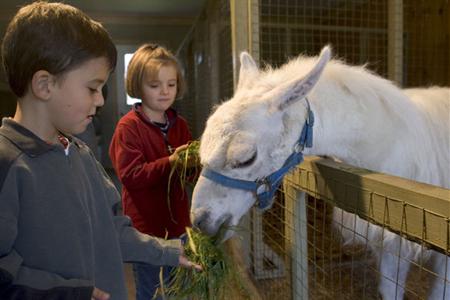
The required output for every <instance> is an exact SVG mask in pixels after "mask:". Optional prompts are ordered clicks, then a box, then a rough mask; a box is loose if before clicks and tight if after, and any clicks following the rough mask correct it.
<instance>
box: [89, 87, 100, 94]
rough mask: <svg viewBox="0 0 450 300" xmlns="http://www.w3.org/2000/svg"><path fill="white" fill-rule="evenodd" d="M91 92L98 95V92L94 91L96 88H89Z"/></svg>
mask: <svg viewBox="0 0 450 300" xmlns="http://www.w3.org/2000/svg"><path fill="white" fill-rule="evenodd" d="M89 91H91V93H97V92H98V90H97V89H94V88H89Z"/></svg>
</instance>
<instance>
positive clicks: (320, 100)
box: [191, 47, 450, 299]
mask: <svg viewBox="0 0 450 300" xmlns="http://www.w3.org/2000/svg"><path fill="white" fill-rule="evenodd" d="M330 56H331V54H330V49H329V48H328V47H326V48H324V49H323V50H322V53H321V55H320V57H319V58H318V59H317V58H306V57H299V58H297V59H294V60H292V61H290V62H289V63H288V64H286V65H284V66H282V67H281V68H280V69H277V70H273V69H267V70H265V71H260V70H259V69H258V68H257V66H256V63H255V62H254V60H253V59H252V57H251V56H250V55H248V54H247V53H242V54H241V57H240V58H241V69H240V78H239V84H238V87H237V89H236V92H235V94H234V96H233V97H232V98H231V99H230V100H229V101H227V102H225V103H223V104H222V105H220V106H219V107H218V108H217V110H216V111H215V112H214V113H213V114H212V115H211V116H210V118H209V119H208V121H207V124H206V129H205V131H204V133H203V136H202V139H201V146H200V157H201V162H202V164H203V165H204V167H205V168H204V173H203V176H201V177H200V179H199V181H198V183H197V185H196V187H195V189H194V194H193V203H192V209H191V218H192V222H193V224H194V226H196V227H198V228H200V229H201V230H202V231H204V232H205V233H207V234H210V235H215V234H216V233H217V232H218V229H219V228H220V226H221V225H224V224H225V225H237V224H238V223H239V220H240V219H241V217H242V216H243V215H244V214H245V213H246V212H247V211H248V210H249V209H250V208H251V207H252V206H253V205H254V203H255V199H256V198H255V194H258V193H260V192H263V190H264V187H265V185H264V183H263V184H262V186H259V187H255V186H254V185H255V184H254V183H253V182H255V181H258V180H259V179H261V178H264V177H266V176H268V175H269V174H273V173H274V172H275V175H274V176H272V177H276V179H275V181H276V182H278V181H279V179H280V177H282V175H280V174H279V172H278V173H276V172H277V170H279V169H280V168H282V167H283V166H284V165H285V162H286V160H287V159H288V157H291V156H290V155H291V154H292V152H293V148H296V149H297V150H299V149H300V150H302V148H303V147H298V145H297V142H298V140H299V136H300V132H302V128H303V127H304V125H305V124H306V123H305V120H309V119H310V118H309V114H308V110H309V106H310V107H311V110H312V111H313V112H314V115H315V123H314V142H313V146H312V148H305V149H304V151H303V152H304V153H305V154H314V155H326V156H331V157H335V158H337V159H339V160H341V161H343V162H346V163H348V164H351V165H354V166H359V167H362V168H367V169H372V170H376V171H379V172H384V173H388V174H393V175H397V176H401V177H405V178H410V179H414V180H417V181H421V182H425V183H429V184H434V185H438V186H442V187H446V188H450V121H449V119H450V118H449V116H450V96H449V97H445V95H450V89H437V88H436V89H432V90H408V91H406V93H404V92H403V91H402V90H400V89H399V88H397V87H396V86H395V85H394V84H392V83H391V82H389V81H388V80H385V79H383V78H380V77H378V76H376V75H374V74H372V73H370V72H369V71H367V70H366V69H365V68H363V67H354V66H348V65H345V64H344V63H342V62H340V61H335V60H332V61H329V60H330ZM407 94H408V95H414V96H411V99H410V98H409V97H408V96H407ZM424 95H426V96H427V97H426V98H427V99H423V98H422V96H424ZM308 100H309V102H308ZM309 103H310V104H309ZM309 123H311V122H309ZM305 126H306V125H305ZM294 145H297V146H294ZM289 160H290V158H289ZM211 174H212V175H211ZM231 178H233V179H239V180H240V181H239V183H238V184H236V183H230V182H231V181H233V179H231ZM271 179H273V178H271ZM252 184H253V186H252ZM237 185H239V186H237ZM249 186H250V188H249ZM252 188H255V189H258V192H256V193H255V192H254V191H251V190H252ZM269 196H270V195H269ZM266 200H267V199H266ZM258 202H265V199H262V198H261V199H259V201H258ZM260 204H261V203H260ZM344 217H345V218H344V222H352V223H351V224H353V220H355V219H354V218H356V228H355V230H356V231H358V230H361V231H360V232H359V233H360V234H363V236H365V235H366V231H367V223H366V222H365V221H364V220H362V219H360V218H359V217H356V216H355V215H352V214H349V213H344ZM349 224H350V223H349ZM231 235H232V232H227V233H226V234H225V237H224V238H225V239H227V238H229V237H230V236H231ZM369 235H370V237H371V239H370V241H373V243H370V245H369V247H370V246H373V247H380V246H379V245H380V244H382V247H383V249H384V250H383V251H382V252H380V251H379V250H380V249H372V250H374V251H373V252H374V253H381V255H382V257H380V258H379V259H380V260H381V263H380V274H381V278H380V285H379V288H378V290H379V293H380V295H381V296H382V297H383V299H402V298H403V295H404V289H403V288H402V287H404V284H405V282H406V277H407V274H408V270H409V264H408V263H407V260H404V259H402V260H401V262H400V261H399V260H398V254H399V255H400V256H401V257H402V258H405V257H407V258H408V259H409V260H412V261H416V260H417V259H418V257H420V255H419V252H420V251H421V247H419V245H417V244H415V243H413V242H409V241H407V240H404V239H403V238H401V237H400V236H398V235H396V234H394V233H391V232H389V231H387V230H385V231H384V232H383V229H382V228H381V227H379V226H376V225H372V224H370V225H369ZM400 245H401V249H400ZM426 252H427V253H426V255H422V256H423V257H427V256H432V257H433V258H434V260H433V261H435V264H434V271H435V272H436V273H437V274H438V276H439V277H440V278H441V279H443V278H446V280H436V281H435V282H434V283H433V286H432V287H431V289H430V292H429V298H430V299H450V284H449V279H450V274H449V273H450V259H449V257H447V256H445V255H443V254H440V253H437V252H434V251H426ZM389 253H391V254H389ZM397 266H399V267H397ZM446 269H448V271H446ZM396 282H398V283H399V287H397V285H396V284H395V283H396ZM444 290H445V292H444ZM444 297H445V298H444Z"/></svg>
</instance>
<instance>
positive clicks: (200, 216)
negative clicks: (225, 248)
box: [191, 210, 211, 234]
mask: <svg viewBox="0 0 450 300" xmlns="http://www.w3.org/2000/svg"><path fill="white" fill-rule="evenodd" d="M191 222H192V226H193V227H194V228H195V229H198V230H200V231H201V232H203V233H206V234H211V232H210V231H211V229H210V225H209V223H210V214H209V212H208V211H206V210H196V211H194V212H192V213H191Z"/></svg>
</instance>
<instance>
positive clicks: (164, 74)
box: [142, 65, 177, 114]
mask: <svg viewBox="0 0 450 300" xmlns="http://www.w3.org/2000/svg"><path fill="white" fill-rule="evenodd" d="M176 95H177V71H176V69H175V67H173V66H171V65H168V66H162V67H161V69H159V72H158V78H149V76H147V74H146V75H145V76H144V80H143V82H142V105H144V106H145V107H146V108H147V109H149V110H151V111H153V112H155V113H157V114H160V113H164V112H165V111H166V110H167V109H168V108H169V107H170V106H171V105H172V104H173V102H174V101H175V97H176Z"/></svg>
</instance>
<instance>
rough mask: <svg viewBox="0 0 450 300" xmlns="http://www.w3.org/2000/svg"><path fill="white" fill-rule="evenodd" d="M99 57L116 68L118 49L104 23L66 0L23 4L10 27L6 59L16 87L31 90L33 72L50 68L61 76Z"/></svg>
mask: <svg viewBox="0 0 450 300" xmlns="http://www.w3.org/2000/svg"><path fill="white" fill-rule="evenodd" d="M98 57H106V59H107V60H108V62H109V65H110V67H111V70H113V69H114V68H115V66H116V61H117V50H116V47H115V46H114V44H113V42H112V40H111V38H110V36H109V34H108V32H107V31H106V30H105V29H104V27H103V26H102V25H101V24H100V23H98V22H95V21H94V20H92V19H91V18H90V17H88V16H87V15H86V14H85V13H83V12H82V11H80V10H79V9H77V8H75V7H72V6H70V5H66V4H62V3H47V2H43V1H38V2H34V3H32V4H29V5H27V6H24V7H22V8H21V9H20V10H19V11H18V12H17V14H16V15H15V16H14V18H13V19H12V20H11V22H10V23H9V25H8V28H7V29H6V33H5V36H4V38H3V43H2V62H3V67H4V69H5V73H6V76H7V78H8V82H9V85H10V87H11V89H12V91H13V92H14V93H15V94H16V96H18V97H19V98H20V97H22V96H24V95H25V93H26V92H27V89H28V85H29V84H30V82H31V79H32V78H33V75H34V74H35V73H36V72H37V71H39V70H46V71H47V72H49V73H50V74H52V75H55V76H60V75H64V74H65V73H66V72H68V71H71V70H73V69H75V68H76V67H78V66H79V65H81V64H83V63H84V62H86V61H88V60H90V59H93V58H98Z"/></svg>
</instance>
